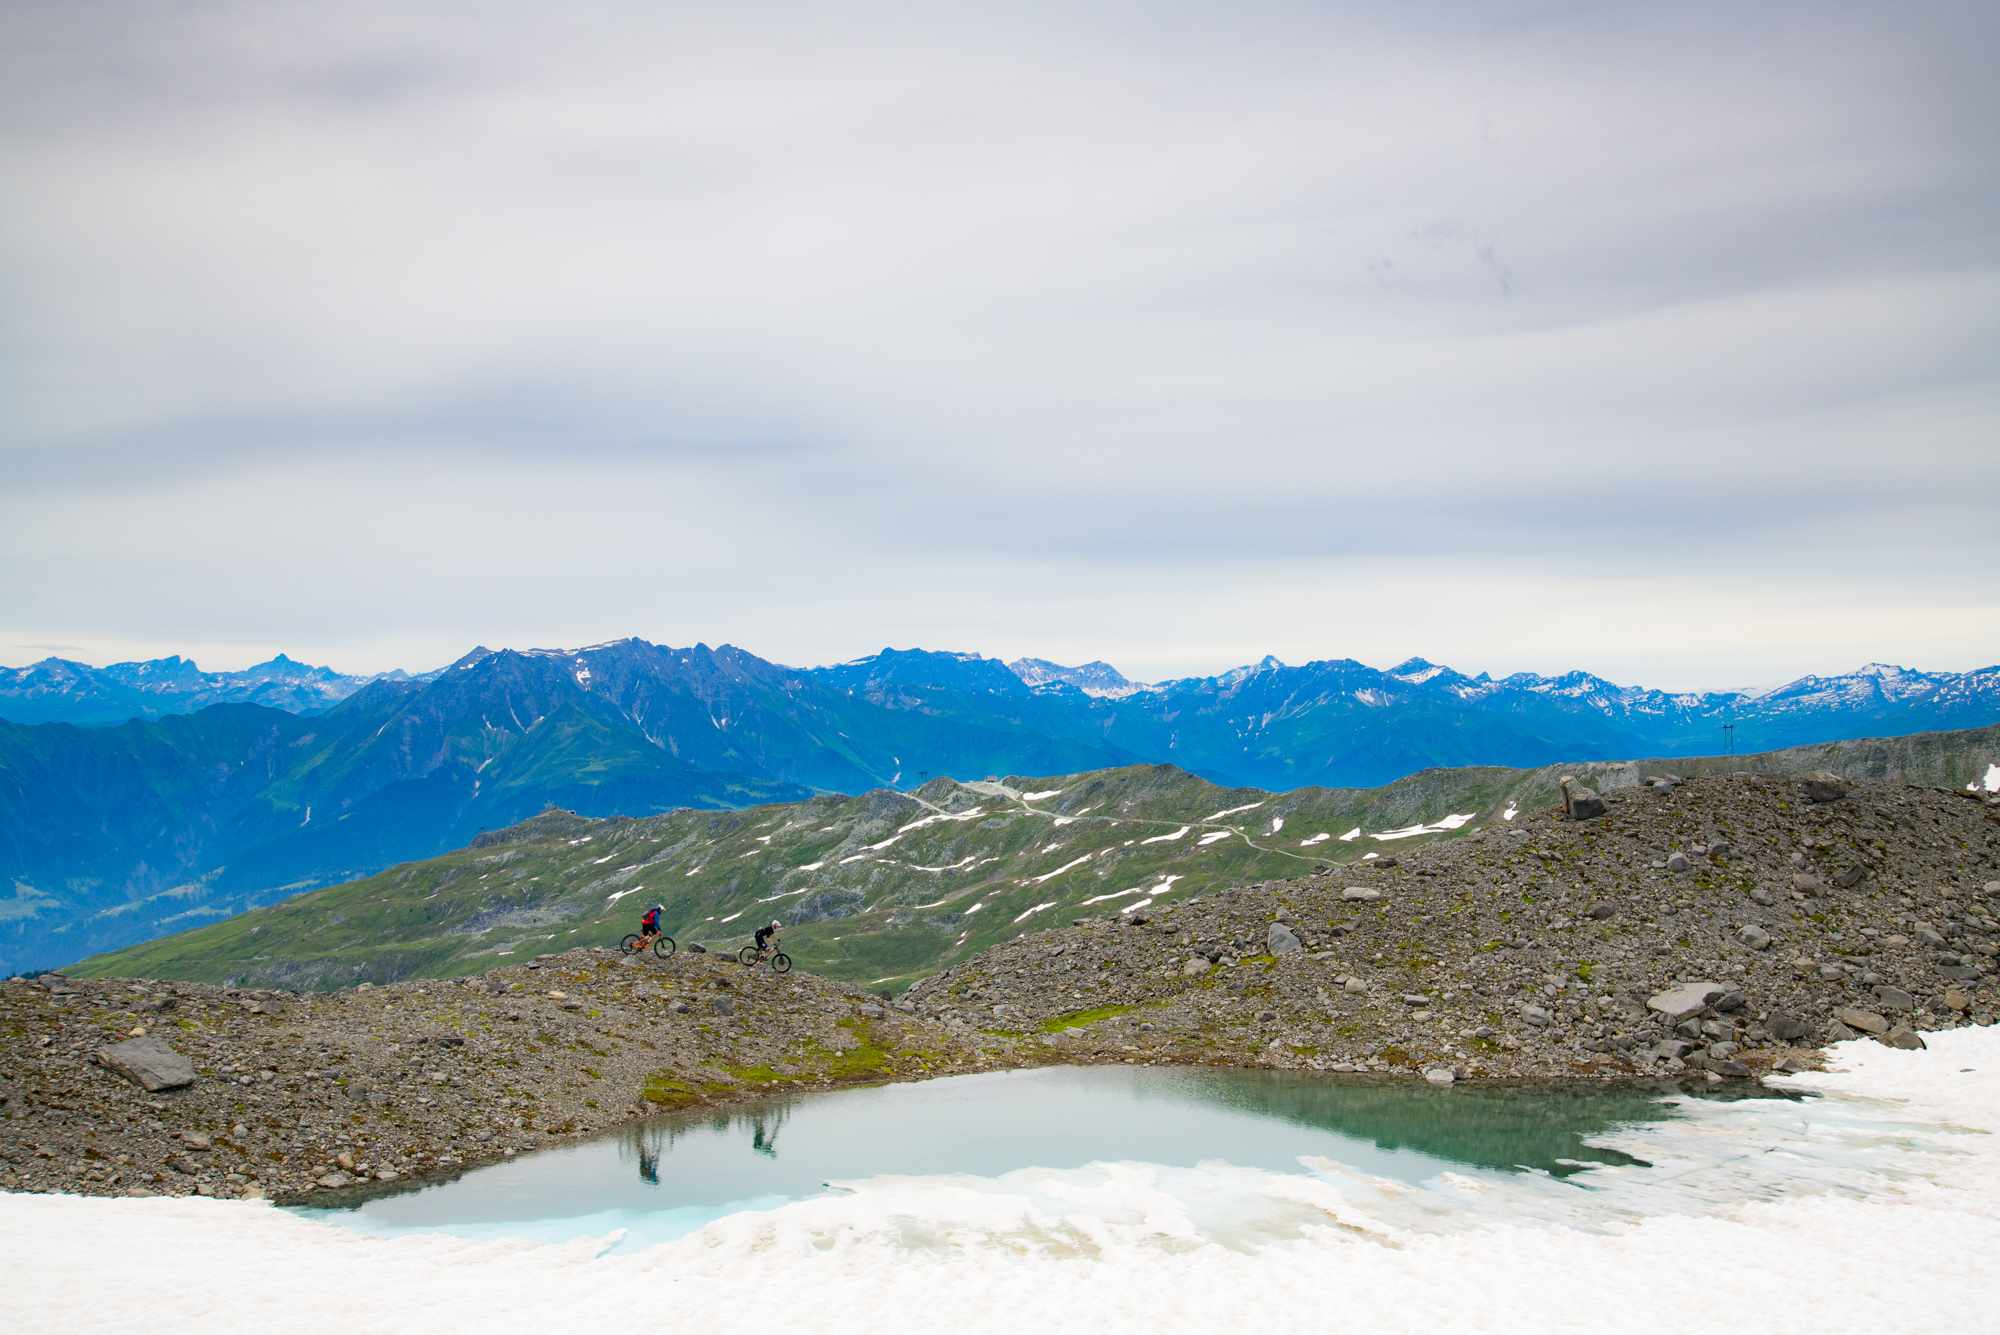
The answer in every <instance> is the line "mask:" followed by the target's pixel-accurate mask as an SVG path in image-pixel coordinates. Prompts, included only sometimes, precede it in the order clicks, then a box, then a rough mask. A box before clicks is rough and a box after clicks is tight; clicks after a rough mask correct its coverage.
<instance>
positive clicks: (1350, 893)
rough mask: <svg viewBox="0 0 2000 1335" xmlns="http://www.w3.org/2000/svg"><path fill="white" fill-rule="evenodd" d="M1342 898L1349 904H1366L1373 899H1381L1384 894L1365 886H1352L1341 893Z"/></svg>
mask: <svg viewBox="0 0 2000 1335" xmlns="http://www.w3.org/2000/svg"><path fill="white" fill-rule="evenodd" d="M1340 897H1341V898H1342V899H1345V900H1348V901H1349V902H1365V901H1367V900H1371V899H1380V898H1381V897H1382V892H1381V891H1380V890H1374V889H1371V888H1369V887H1368V886H1365V885H1350V886H1348V887H1347V888H1346V889H1345V890H1342V891H1341V892H1340Z"/></svg>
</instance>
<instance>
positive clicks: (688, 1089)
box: [639, 1071, 716, 1108]
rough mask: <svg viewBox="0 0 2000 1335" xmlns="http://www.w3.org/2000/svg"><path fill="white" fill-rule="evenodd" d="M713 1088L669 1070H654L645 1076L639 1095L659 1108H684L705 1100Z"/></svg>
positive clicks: (714, 1088)
mask: <svg viewBox="0 0 2000 1335" xmlns="http://www.w3.org/2000/svg"><path fill="white" fill-rule="evenodd" d="M715 1090H716V1086H713V1085H707V1084H703V1083H700V1082H698V1081H693V1080H683V1079H682V1078H681V1077H679V1076H677V1075H675V1074H674V1073H673V1072H671V1071H655V1072H653V1073H652V1074H651V1075H649V1076H647V1077H646V1084H645V1086H644V1088H642V1089H641V1090H640V1091H639V1097H641V1098H643V1099H644V1100H646V1102H648V1103H650V1104H653V1105H654V1106H656V1107H660V1108H685V1107H688V1106H689V1105H690V1104H695V1103H702V1102H705V1101H706V1100H707V1099H708V1097H709V1096H710V1095H711V1094H713V1093H714V1092H715Z"/></svg>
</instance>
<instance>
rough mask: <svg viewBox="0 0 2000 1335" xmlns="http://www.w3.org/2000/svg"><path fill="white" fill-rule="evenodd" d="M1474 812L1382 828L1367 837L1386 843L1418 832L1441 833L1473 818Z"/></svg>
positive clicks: (1409, 836) (1406, 837)
mask: <svg viewBox="0 0 2000 1335" xmlns="http://www.w3.org/2000/svg"><path fill="white" fill-rule="evenodd" d="M1475 814H1476V813H1474V812H1470V811H1468V812H1466V813H1465V814H1464V815H1453V816H1446V817H1445V818H1444V819H1443V820H1441V821H1438V822H1437V823H1436V824H1434V825H1406V826H1404V827H1403V828H1402V829H1400V830H1384V831H1383V832H1382V833H1380V834H1371V835H1369V836H1368V837H1369V838H1370V839H1376V840H1380V841H1382V842H1384V843H1386V842H1388V841H1389V840H1391V839H1409V838H1412V837H1414V836H1416V835H1420V834H1443V833H1444V832H1445V831H1446V830H1456V829H1457V828H1459V826H1461V825H1464V824H1465V823H1466V822H1467V821H1469V820H1471V819H1473V817H1474V815H1475Z"/></svg>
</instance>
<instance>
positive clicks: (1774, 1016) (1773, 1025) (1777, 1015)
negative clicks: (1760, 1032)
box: [1765, 1011, 1808, 1043]
mask: <svg viewBox="0 0 2000 1335" xmlns="http://www.w3.org/2000/svg"><path fill="white" fill-rule="evenodd" d="M1765 1027H1766V1028H1768V1029H1769V1030H1770V1031H1771V1037H1772V1038H1775V1039H1777V1040H1778V1041H1779V1042H1781V1043H1790V1042H1793V1041H1795V1040H1797V1039H1801V1038H1804V1037H1805V1036H1806V1034H1807V1032H1808V1030H1807V1029H1806V1022H1805V1021H1804V1020H1801V1019H1800V1018H1799V1017H1798V1016H1796V1015H1788V1014H1786V1013H1785V1012H1784V1011H1773V1012H1772V1013H1771V1019H1770V1021H1769V1022H1768V1024H1767V1025H1766V1026H1765Z"/></svg>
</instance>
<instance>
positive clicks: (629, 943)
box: [618, 932, 639, 955]
mask: <svg viewBox="0 0 2000 1335" xmlns="http://www.w3.org/2000/svg"><path fill="white" fill-rule="evenodd" d="M618 948H619V949H620V950H622V951H624V952H625V953H626V954H627V955H630V954H631V953H632V952H633V951H635V950H637V949H638V948H639V934H638V933H637V932H633V933H632V934H631V935H629V936H627V937H626V938H625V939H624V940H623V941H620V942H619V943H618Z"/></svg>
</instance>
